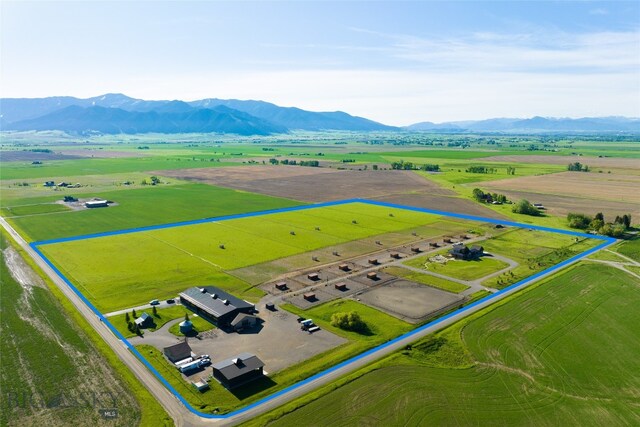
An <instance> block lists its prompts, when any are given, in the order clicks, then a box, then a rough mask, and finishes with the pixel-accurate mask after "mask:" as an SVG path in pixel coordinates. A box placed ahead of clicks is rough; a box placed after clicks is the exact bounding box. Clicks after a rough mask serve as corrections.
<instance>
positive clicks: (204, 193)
mask: <svg viewBox="0 0 640 427" xmlns="http://www.w3.org/2000/svg"><path fill="white" fill-rule="evenodd" d="M91 196H92V197H100V198H103V199H107V200H112V201H114V202H116V203H117V204H118V205H117V206H109V207H108V208H98V209H82V210H79V211H71V212H66V213H62V214H59V213H56V214H55V215H38V216H29V217H20V218H12V219H10V222H11V223H12V224H13V225H14V226H15V227H16V228H17V229H18V230H19V231H21V234H22V235H23V236H25V237H26V238H27V240H31V241H38V240H48V239H57V238H61V237H71V236H79V235H84V234H92V233H101V232H105V231H113V230H122V229H126V228H135V227H145V226H149V225H157V224H166V223H172V222H178V221H188V220H194V219H201V218H210V217H216V216H221V215H229V214H235V213H241V212H252V211H261V210H268V209H276V208H282V207H286V206H297V205H300V204H301V203H299V202H295V201H293V200H288V199H282V198H278V197H270V196H263V195H261V194H254V193H247V192H244V191H238V190H231V189H227V188H222V187H214V186H210V185H205V184H182V185H171V186H147V187H146V188H139V189H134V190H116V191H107V192H99V193H93V194H92V195H91ZM61 197H62V196H60V195H58V196H49V197H47V198H45V200H48V201H54V200H59V199H60V198H61ZM14 203H20V201H15V202H14Z"/></svg>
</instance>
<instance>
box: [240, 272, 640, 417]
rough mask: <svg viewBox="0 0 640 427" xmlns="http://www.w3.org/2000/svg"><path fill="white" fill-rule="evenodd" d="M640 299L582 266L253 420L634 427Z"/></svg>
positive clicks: (615, 277) (617, 280)
mask: <svg viewBox="0 0 640 427" xmlns="http://www.w3.org/2000/svg"><path fill="white" fill-rule="evenodd" d="M638 303H640V292H639V288H638V286H637V281H634V280H633V278H632V277H631V276H629V275H628V274H625V273H624V272H622V271H619V270H616V269H613V268H610V267H607V266H601V265H590V264H580V265H578V266H577V267H575V268H571V269H569V270H567V271H565V272H563V273H561V274H559V275H556V276H554V277H553V278H551V279H550V280H548V281H547V282H546V283H545V284H543V285H540V286H537V287H535V288H534V289H532V290H530V291H527V292H526V293H525V294H524V295H517V296H515V298H511V300H510V302H509V303H508V304H499V306H498V307H490V308H488V309H486V310H483V311H482V312H480V313H478V314H476V315H473V316H471V317H470V318H467V319H465V320H463V321H461V322H458V323H457V324H455V325H453V326H452V327H450V328H448V329H446V330H444V331H442V332H440V333H438V334H436V335H432V336H429V337H427V338H425V339H423V340H420V341H418V342H417V343H415V344H413V345H412V347H411V349H408V350H404V351H402V352H398V353H395V354H394V355H391V356H389V357H387V358H385V359H383V360H382V361H381V362H380V363H378V364H377V365H376V366H374V367H369V368H365V369H364V370H363V371H361V373H360V374H359V375H358V374H355V375H352V376H351V377H349V378H348V379H345V380H339V381H338V382H337V383H334V384H331V385H329V386H327V387H325V388H324V389H321V390H319V391H317V392H315V393H312V396H307V397H304V398H302V399H299V400H297V401H294V402H292V403H290V404H288V405H285V406H284V407H282V408H279V409H277V410H275V411H273V412H272V413H270V414H266V415H265V416H263V417H260V418H258V419H256V420H253V421H252V422H250V423H248V425H254V426H255V425H266V424H267V423H268V424H269V425H274V426H294V425H301V424H304V425H311V426H315V425H318V426H320V425H335V426H347V425H354V424H366V423H374V424H376V425H416V426H417V425H425V424H429V425H441V424H442V425H448V424H452V423H453V424H456V425H485V424H491V425H543V426H552V425H576V426H578V425H580V426H584V425H594V426H596V425H612V426H613V425H635V424H638V423H640V415H639V412H638V411H637V396H638V391H639V390H640V377H638V376H637V375H635V374H634V373H635V372H638V371H639V370H640V361H639V360H638V358H637V357H636V355H637V354H638V353H639V352H640V341H638V340H637V339H636V336H637V326H636V325H638V323H639V322H640V313H639V312H638V311H637V310H634V308H633V307H635V306H636V305H637V304H638ZM595 331H597V333H596V332H595ZM354 378H355V379H354ZM336 387H337V388H336ZM330 391H331V392H330ZM329 392H330V393H329ZM319 396H321V397H319ZM314 398H315V400H313V401H311V402H310V403H308V402H309V401H310V400H311V399H314ZM287 412H289V413H288V414H286V415H284V414H285V413H287ZM283 415H284V416H283Z"/></svg>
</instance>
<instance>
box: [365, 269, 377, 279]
mask: <svg viewBox="0 0 640 427" xmlns="http://www.w3.org/2000/svg"><path fill="white" fill-rule="evenodd" d="M367 279H371V280H377V279H378V273H376V272H375V271H372V272H371V273H367Z"/></svg>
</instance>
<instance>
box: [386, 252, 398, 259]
mask: <svg viewBox="0 0 640 427" xmlns="http://www.w3.org/2000/svg"><path fill="white" fill-rule="evenodd" d="M389 256H390V257H391V258H394V259H400V254H399V253H398V252H391V253H390V254H389Z"/></svg>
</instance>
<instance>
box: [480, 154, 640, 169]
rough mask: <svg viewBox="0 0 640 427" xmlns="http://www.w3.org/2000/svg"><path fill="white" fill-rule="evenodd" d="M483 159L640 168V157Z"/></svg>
mask: <svg viewBox="0 0 640 427" xmlns="http://www.w3.org/2000/svg"><path fill="white" fill-rule="evenodd" d="M482 160H486V161H488V162H494V161H495V162H514V163H539V164H547V165H568V164H569V163H575V162H580V163H582V164H583V165H589V167H602V168H612V169H640V159H627V158H618V157H616V158H614V157H583V156H540V155H538V156H536V155H531V156H493V157H485V158H483V159H482Z"/></svg>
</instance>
